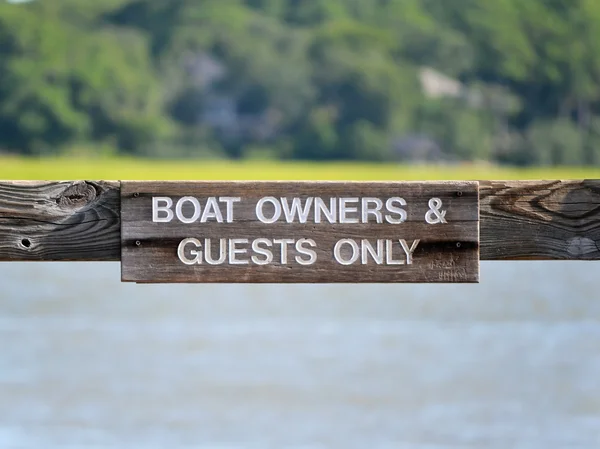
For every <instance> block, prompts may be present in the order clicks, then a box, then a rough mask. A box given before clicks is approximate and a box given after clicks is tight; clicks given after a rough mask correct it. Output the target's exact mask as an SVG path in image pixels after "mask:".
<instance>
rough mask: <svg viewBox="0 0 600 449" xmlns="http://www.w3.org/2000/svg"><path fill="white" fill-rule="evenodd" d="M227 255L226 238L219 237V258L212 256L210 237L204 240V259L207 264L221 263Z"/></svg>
mask: <svg viewBox="0 0 600 449" xmlns="http://www.w3.org/2000/svg"><path fill="white" fill-rule="evenodd" d="M226 257H227V239H219V258H218V259H217V260H215V259H213V258H212V246H211V242H210V239H205V240H204V260H206V263H207V264H209V265H221V264H222V263H223V262H225V258H226Z"/></svg>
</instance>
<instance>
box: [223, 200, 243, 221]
mask: <svg viewBox="0 0 600 449" xmlns="http://www.w3.org/2000/svg"><path fill="white" fill-rule="evenodd" d="M241 200H242V199H241V198H239V197H237V196H221V197H219V201H221V202H222V203H225V204H226V205H227V206H226V207H227V223H232V222H233V203H239V202H240V201H241Z"/></svg>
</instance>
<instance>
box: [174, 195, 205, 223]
mask: <svg viewBox="0 0 600 449" xmlns="http://www.w3.org/2000/svg"><path fill="white" fill-rule="evenodd" d="M185 203H190V204H191V205H192V206H193V208H194V213H193V214H192V216H191V217H186V216H185V215H183V205H184V204H185ZM201 212H202V210H201V207H200V202H199V201H198V200H197V199H196V198H194V197H193V196H184V197H183V198H180V199H179V201H177V204H176V205H175V215H177V218H178V219H179V221H181V222H182V223H186V224H189V223H193V222H195V221H196V220H198V218H200V213H201Z"/></svg>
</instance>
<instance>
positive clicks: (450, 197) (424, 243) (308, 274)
mask: <svg viewBox="0 0 600 449" xmlns="http://www.w3.org/2000/svg"><path fill="white" fill-rule="evenodd" d="M121 238H122V241H121V263H122V265H121V267H122V268H121V270H122V272H121V277H122V280H123V281H132V282H161V283H166V282H269V283H282V282H285V283H291V282H303V283H333V282H347V283H355V282H356V283H357V282H373V283H376V282H478V281H479V195H478V183H477V182H462V181H461V182H158V181H157V182H125V181H124V182H122V183H121Z"/></svg>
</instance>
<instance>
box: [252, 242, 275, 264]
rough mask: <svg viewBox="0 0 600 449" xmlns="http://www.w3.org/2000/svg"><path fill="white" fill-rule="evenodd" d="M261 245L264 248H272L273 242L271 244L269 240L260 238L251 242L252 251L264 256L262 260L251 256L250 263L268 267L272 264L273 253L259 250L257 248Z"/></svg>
mask: <svg viewBox="0 0 600 449" xmlns="http://www.w3.org/2000/svg"><path fill="white" fill-rule="evenodd" d="M261 244H262V245H265V246H273V242H271V240H269V239H263V238H260V239H256V240H254V241H253V242H252V251H254V252H255V253H256V254H259V255H261V256H264V259H263V258H260V257H258V256H252V257H251V259H252V262H253V263H255V264H256V265H269V264H270V263H271V262H273V252H272V251H271V250H269V249H266V248H261V247H260V246H259V245H261Z"/></svg>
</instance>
